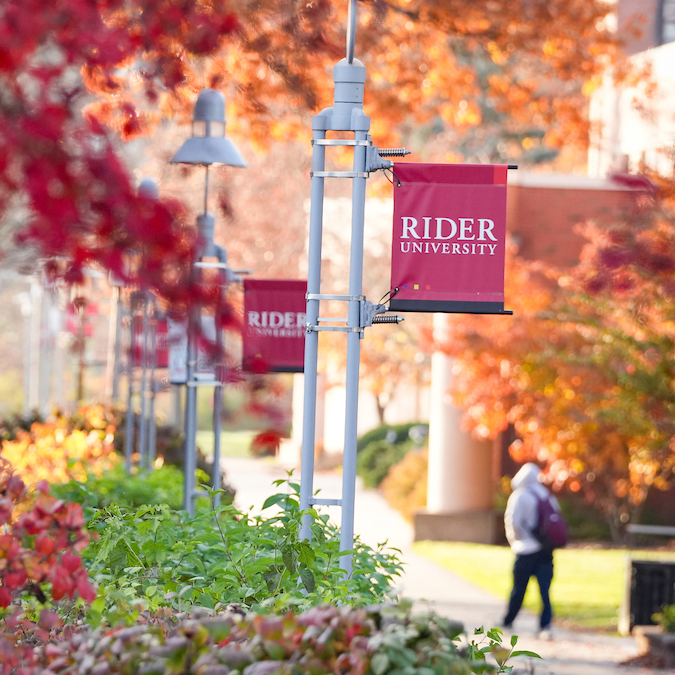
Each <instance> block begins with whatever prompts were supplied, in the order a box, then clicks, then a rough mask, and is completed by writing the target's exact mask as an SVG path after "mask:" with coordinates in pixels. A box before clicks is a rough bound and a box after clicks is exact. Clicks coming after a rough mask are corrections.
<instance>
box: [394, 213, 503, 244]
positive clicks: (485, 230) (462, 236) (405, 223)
mask: <svg viewBox="0 0 675 675" xmlns="http://www.w3.org/2000/svg"><path fill="white" fill-rule="evenodd" d="M422 220H423V221H424V229H423V233H422V234H421V235H420V234H418V232H417V225H418V222H417V218H413V217H412V216H402V217H401V224H402V231H401V239H411V238H412V239H432V238H433V239H436V240H439V239H440V240H442V241H446V240H448V239H454V238H455V237H457V239H459V240H462V241H473V240H477V241H486V240H487V239H491V240H492V241H497V237H495V235H494V234H493V232H492V231H493V230H494V227H495V224H494V221H492V220H490V219H489V218H457V220H458V221H459V227H457V222H456V221H455V220H453V219H452V218H445V217H438V218H435V220H436V236H435V237H432V236H431V220H432V218H431V217H430V216H424V217H423V218H422ZM476 221H478V236H476V233H475V232H474V227H475V224H476ZM444 223H449V228H450V231H449V233H447V234H443V231H444V229H445V230H446V232H447V227H448V225H445V227H444ZM458 234H459V236H457V235H458Z"/></svg>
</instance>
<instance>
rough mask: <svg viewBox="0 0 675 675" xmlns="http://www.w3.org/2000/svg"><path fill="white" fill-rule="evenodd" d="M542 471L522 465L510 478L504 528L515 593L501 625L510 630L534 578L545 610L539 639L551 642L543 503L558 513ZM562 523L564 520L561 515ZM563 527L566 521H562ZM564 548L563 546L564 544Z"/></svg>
mask: <svg viewBox="0 0 675 675" xmlns="http://www.w3.org/2000/svg"><path fill="white" fill-rule="evenodd" d="M540 479H541V470H540V469H539V467H538V466H537V465H536V464H533V463H528V464H525V465H523V466H522V467H521V468H520V470H519V471H518V473H517V474H516V475H515V476H514V477H513V478H512V479H511V488H512V490H513V492H512V493H511V495H510V496H509V499H508V502H507V504H506V513H505V514H504V528H505V530H506V538H507V539H508V542H509V545H510V546H511V550H512V551H513V552H514V553H515V554H516V560H515V563H514V565H513V590H512V591H511V597H510V598H509V605H508V608H507V611H506V616H505V617H504V621H503V623H502V625H503V627H504V628H506V629H509V628H511V627H512V624H513V621H514V619H515V618H516V616H517V615H518V612H519V611H520V608H521V606H522V604H523V599H524V597H525V591H526V590H527V585H528V583H529V581H530V578H531V577H535V579H536V580H537V583H538V584H539V592H540V594H541V603H542V610H541V616H540V617H539V630H540V632H539V637H540V638H541V639H550V638H551V631H550V624H551V619H552V617H553V612H552V610H551V600H550V598H549V590H550V588H551V581H552V580H553V546H552V545H550V544H549V545H544V544H543V543H542V541H541V540H542V538H543V537H542V536H541V534H540V532H539V530H538V528H540V526H541V522H540V520H541V508H540V502H542V501H547V502H548V505H549V506H548V507H547V508H548V509H549V510H550V511H551V512H552V513H556V514H559V513H560V507H559V506H558V501H557V500H556V498H555V497H554V496H553V495H551V494H550V493H549V491H548V490H547V489H546V487H544V485H543V484H542V483H541V482H540ZM559 519H560V520H561V519H562V517H561V516H559ZM562 523H563V527H565V526H564V521H562ZM563 545H564V544H563Z"/></svg>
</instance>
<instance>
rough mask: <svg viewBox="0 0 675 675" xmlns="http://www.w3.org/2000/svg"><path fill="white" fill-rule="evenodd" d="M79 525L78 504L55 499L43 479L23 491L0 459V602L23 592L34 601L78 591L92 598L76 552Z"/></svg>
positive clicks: (83, 539)
mask: <svg viewBox="0 0 675 675" xmlns="http://www.w3.org/2000/svg"><path fill="white" fill-rule="evenodd" d="M84 525H85V521H84V517H83V516H82V509H81V507H80V506H79V504H64V503H63V502H61V501H58V500H56V499H55V498H54V497H53V496H52V495H50V494H49V485H48V484H47V483H46V482H45V481H41V482H39V483H37V485H36V486H35V488H34V490H33V491H32V492H29V491H28V490H27V488H26V486H25V484H24V482H23V481H22V480H21V478H19V477H18V476H15V475H13V474H12V473H11V467H10V465H9V464H8V463H7V462H6V461H1V463H0V532H2V534H1V535H0V561H1V562H2V564H0V607H3V608H6V607H9V606H10V605H11V604H12V603H17V602H18V601H20V600H22V599H26V598H28V597H32V598H35V599H37V600H38V601H39V602H40V603H45V602H47V601H48V600H50V599H53V600H60V599H61V598H64V597H68V598H74V597H76V596H78V595H79V596H81V597H82V598H85V599H86V600H93V599H94V597H95V592H94V589H93V588H92V587H91V585H90V584H89V579H88V576H87V573H86V571H85V569H84V567H83V566H82V561H81V559H80V556H79V554H78V552H79V551H81V550H82V548H84V546H85V545H86V544H87V541H88V540H89V535H88V533H87V532H86V530H85V527H84ZM2 618H3V619H5V618H6V616H3V617H2Z"/></svg>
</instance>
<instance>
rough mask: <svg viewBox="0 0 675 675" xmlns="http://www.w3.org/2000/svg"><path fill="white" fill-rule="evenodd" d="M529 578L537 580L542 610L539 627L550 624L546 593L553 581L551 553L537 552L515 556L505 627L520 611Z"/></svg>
mask: <svg viewBox="0 0 675 675" xmlns="http://www.w3.org/2000/svg"><path fill="white" fill-rule="evenodd" d="M530 577H535V578H536V579H537V583H538V584H539V592H540V593H541V602H542V605H543V608H542V610H541V618H540V620H539V625H540V627H541V628H542V630H543V629H544V628H546V627H548V625H549V624H550V623H551V617H552V615H553V613H552V611H551V600H550V599H549V597H548V592H549V589H550V588H551V581H552V580H553V553H551V551H537V552H536V553H529V554H528V555H517V556H516V562H515V563H514V565H513V590H512V591H511V597H510V598H509V608H508V611H507V612H506V617H505V618H504V625H505V626H510V625H511V624H512V623H513V620H514V619H515V618H516V616H517V614H518V612H519V611H520V607H521V605H522V604H523V598H524V597H525V591H526V590H527V584H528V583H529V581H530Z"/></svg>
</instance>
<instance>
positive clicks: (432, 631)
mask: <svg viewBox="0 0 675 675" xmlns="http://www.w3.org/2000/svg"><path fill="white" fill-rule="evenodd" d="M36 628H37V626H36ZM461 632H462V627H461V625H460V624H457V623H454V622H452V621H449V620H448V619H445V618H443V617H440V616H438V615H436V614H433V613H426V614H420V615H414V614H412V613H411V612H410V609H409V607H408V606H407V605H402V606H398V607H397V606H389V605H385V606H374V607H369V608H364V609H354V608H352V607H349V606H343V607H340V608H337V607H335V606H325V605H324V606H320V607H314V608H312V609H309V610H306V611H305V612H302V613H299V614H294V613H292V612H287V613H285V614H280V615H267V616H262V615H255V614H249V615H242V614H240V613H238V612H227V613H220V614H217V615H214V616H210V617H207V616H204V615H203V614H202V615H201V616H197V617H195V618H187V619H186V618H182V619H179V620H176V618H175V617H173V616H167V615H164V616H157V617H144V620H142V621H139V622H137V623H136V624H135V625H133V626H130V627H118V628H115V629H112V630H110V629H107V628H92V627H91V626H87V625H84V626H78V627H74V628H73V629H72V630H69V631H59V632H58V633H56V631H52V637H51V639H49V633H48V631H46V630H44V629H40V630H35V631H33V632H32V633H30V634H29V637H30V642H29V643H28V644H26V645H21V644H19V645H17V644H15V645H14V649H13V650H11V651H9V650H4V653H3V654H2V656H1V657H0V658H1V659H2V662H3V665H4V666H5V668H4V669H5V672H9V671H10V669H14V670H15V671H16V672H21V673H22V675H33V674H35V675H37V674H38V673H39V674H40V675H48V674H49V673H60V674H64V673H92V674H103V673H105V674H109V673H110V674H112V673H124V674H125V675H128V674H129V673H204V674H210V675H227V674H228V673H242V672H245V673H247V675H271V674H272V673H280V674H291V673H297V674H298V675H300V674H301V673H307V674H309V673H311V674H312V675H323V674H326V675H329V674H334V673H354V674H355V675H365V674H366V673H367V674H369V675H384V674H385V673H392V674H396V673H406V675H447V674H448V673H453V674H456V675H471V673H476V674H477V675H480V674H481V673H485V672H499V673H502V672H510V666H507V665H506V664H507V662H508V661H509V659H513V658H518V657H526V658H533V657H536V654H533V653H532V652H527V651H518V650H516V649H515V648H514V647H515V644H516V639H515V638H512V639H511V643H510V645H508V646H504V645H502V641H501V640H502V634H501V631H499V629H493V630H491V631H488V632H487V633H486V632H485V631H483V630H480V631H477V633H476V637H475V638H474V639H473V640H472V641H471V643H470V645H469V648H468V650H467V653H466V654H464V653H462V651H460V649H459V647H458V643H457V638H458V637H459V635H460V634H461ZM55 635H56V636H57V637H54V636H55Z"/></svg>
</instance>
